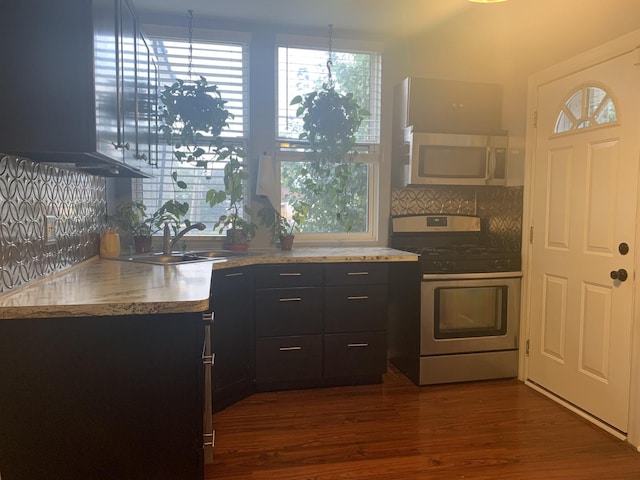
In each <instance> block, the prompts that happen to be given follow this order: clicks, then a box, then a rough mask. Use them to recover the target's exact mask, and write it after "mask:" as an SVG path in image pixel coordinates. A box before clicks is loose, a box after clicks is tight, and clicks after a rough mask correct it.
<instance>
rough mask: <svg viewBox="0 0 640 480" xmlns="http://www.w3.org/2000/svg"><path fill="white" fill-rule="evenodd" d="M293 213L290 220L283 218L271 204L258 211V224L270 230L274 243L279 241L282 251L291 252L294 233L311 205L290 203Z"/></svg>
mask: <svg viewBox="0 0 640 480" xmlns="http://www.w3.org/2000/svg"><path fill="white" fill-rule="evenodd" d="M292 208H293V213H292V215H291V218H290V219H289V218H287V217H285V216H283V215H282V214H281V213H280V211H278V210H276V209H275V208H274V207H273V206H272V205H271V203H267V204H266V205H265V206H264V207H262V208H261V209H260V210H258V218H259V219H260V223H261V224H263V225H265V226H266V227H267V228H268V229H270V230H271V233H272V236H273V240H274V242H275V241H276V240H279V241H280V248H281V249H282V250H291V248H292V247H293V240H294V238H295V233H297V232H299V231H300V227H301V226H302V224H303V223H304V221H305V220H306V218H307V215H308V214H309V210H310V209H311V205H309V204H308V203H306V202H303V201H295V202H292Z"/></svg>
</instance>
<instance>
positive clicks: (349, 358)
mask: <svg viewBox="0 0 640 480" xmlns="http://www.w3.org/2000/svg"><path fill="white" fill-rule="evenodd" d="M386 370H387V335H386V332H384V331H381V332H355V333H351V332H350V333H333V334H325V336H324V376H325V378H334V377H345V376H361V375H381V374H382V373H384V372H386Z"/></svg>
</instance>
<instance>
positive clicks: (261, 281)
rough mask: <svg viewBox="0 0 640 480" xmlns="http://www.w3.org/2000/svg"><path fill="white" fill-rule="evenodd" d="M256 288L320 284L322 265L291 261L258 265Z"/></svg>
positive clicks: (313, 285)
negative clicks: (289, 262) (280, 263)
mask: <svg viewBox="0 0 640 480" xmlns="http://www.w3.org/2000/svg"><path fill="white" fill-rule="evenodd" d="M255 282H256V283H255V285H256V288H287V287H315V286H321V285H322V267H321V265H318V264H301V263H291V264H284V265H258V266H256V269H255Z"/></svg>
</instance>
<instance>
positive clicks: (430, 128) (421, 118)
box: [394, 77, 502, 134]
mask: <svg viewBox="0 0 640 480" xmlns="http://www.w3.org/2000/svg"><path fill="white" fill-rule="evenodd" d="M394 103H395V105H394V110H395V113H394V128H404V127H408V126H413V127H414V131H417V132H429V133H465V134H470V133H477V134H491V133H497V132H501V131H502V86H501V85H499V84H494V83H481V82H466V81H455V80H444V79H437V78H417V77H410V78H406V79H405V80H404V81H403V82H402V83H400V84H399V85H397V86H396V89H395V92H394Z"/></svg>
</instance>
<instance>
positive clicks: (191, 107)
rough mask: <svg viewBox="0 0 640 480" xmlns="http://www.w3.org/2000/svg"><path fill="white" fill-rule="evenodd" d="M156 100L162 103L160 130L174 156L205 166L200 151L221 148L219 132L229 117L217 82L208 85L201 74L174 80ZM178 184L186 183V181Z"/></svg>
mask: <svg viewBox="0 0 640 480" xmlns="http://www.w3.org/2000/svg"><path fill="white" fill-rule="evenodd" d="M160 101H161V102H162V105H163V108H162V112H161V118H162V121H163V125H162V127H161V132H162V135H163V137H164V139H165V141H166V142H167V144H168V145H172V147H173V155H174V157H175V158H176V159H177V160H178V161H180V162H190V163H192V164H194V165H195V166H198V167H203V168H206V167H207V163H208V162H207V161H206V160H204V159H203V155H204V154H205V153H207V151H212V150H213V153H214V154H215V153H217V151H218V150H220V149H222V148H224V143H223V141H222V139H221V137H220V133H221V132H222V130H223V129H224V128H225V127H228V123H227V120H228V119H229V118H233V115H232V114H231V113H230V112H229V111H228V110H227V109H226V108H225V104H226V103H227V101H226V100H223V99H222V97H221V95H220V92H219V91H218V87H217V85H209V84H208V83H207V80H206V79H205V78H204V77H199V79H198V80H196V81H195V82H186V81H184V80H178V81H176V82H174V83H173V84H172V85H170V86H167V87H165V88H164V90H163V91H162V93H161V94H160ZM206 138H207V141H206V142H205V139H206ZM203 147H206V148H207V150H205V148H203ZM174 179H175V177H174ZM178 186H179V187H180V188H186V187H187V186H186V184H179V185H178Z"/></svg>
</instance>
